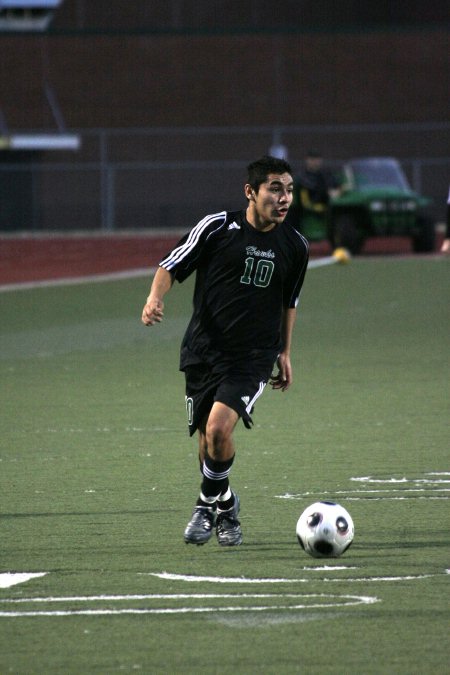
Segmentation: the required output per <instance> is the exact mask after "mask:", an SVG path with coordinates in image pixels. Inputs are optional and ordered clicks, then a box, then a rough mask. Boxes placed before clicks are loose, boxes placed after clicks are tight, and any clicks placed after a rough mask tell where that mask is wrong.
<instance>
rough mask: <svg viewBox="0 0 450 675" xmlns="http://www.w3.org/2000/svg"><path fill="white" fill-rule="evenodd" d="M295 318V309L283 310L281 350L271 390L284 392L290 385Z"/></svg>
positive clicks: (272, 378) (271, 382) (271, 381)
mask: <svg viewBox="0 0 450 675" xmlns="http://www.w3.org/2000/svg"><path fill="white" fill-rule="evenodd" d="M296 318H297V309H296V308H295V307H288V308H287V309H285V310H284V312H283V318H282V340H283V349H282V351H281V352H280V354H279V355H278V359H277V366H278V373H276V374H274V375H272V377H271V380H270V384H271V385H272V389H281V390H282V391H286V389H288V388H289V387H290V385H291V384H292V366H291V345H292V333H293V332H294V325H295V320H296Z"/></svg>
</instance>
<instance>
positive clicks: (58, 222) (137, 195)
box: [0, 123, 450, 232]
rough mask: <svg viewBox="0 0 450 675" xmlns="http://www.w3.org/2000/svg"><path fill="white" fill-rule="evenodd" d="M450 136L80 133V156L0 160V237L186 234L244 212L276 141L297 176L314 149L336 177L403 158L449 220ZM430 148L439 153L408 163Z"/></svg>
mask: <svg viewBox="0 0 450 675" xmlns="http://www.w3.org/2000/svg"><path fill="white" fill-rule="evenodd" d="M449 131H450V124H445V123H442V124H441V123H440V124H431V123H429V124H426V125H425V124H421V125H392V124H391V125H387V124H386V125H346V126H339V127H331V126H323V125H308V126H289V127H278V128H276V129H274V128H273V127H253V128H248V127H242V128H241V127H219V128H216V127H207V128H196V127H183V128H176V129H175V128H170V129H168V128H144V129H93V130H82V131H77V132H76V133H78V134H79V135H80V136H81V138H82V145H81V149H80V150H79V151H78V152H76V153H73V154H71V153H67V152H65V153H49V152H47V153H43V154H38V153H36V154H31V153H29V154H28V155H27V156H26V157H24V156H21V157H20V161H15V155H14V153H13V152H9V153H7V154H6V153H5V152H3V153H0V230H1V231H12V230H27V231H29V230H31V231H41V230H42V231H44V230H45V231H46V230H50V231H56V230H58V231H60V230H63V231H73V230H93V231H103V232H111V231H115V230H124V229H125V230H141V229H148V228H154V227H158V228H166V229H171V228H176V229H186V228H188V227H191V226H192V224H193V223H195V222H197V220H199V218H201V217H202V216H203V215H205V213H208V212H211V210H217V209H218V208H220V209H222V208H230V209H231V208H239V206H240V205H241V204H242V203H243V192H242V184H243V180H244V178H245V167H246V164H247V163H248V161H249V160H251V159H253V158H255V157H257V156H259V155H261V154H263V153H265V152H268V150H269V148H270V146H271V145H272V143H273V141H274V139H276V140H277V141H280V139H281V140H282V142H283V144H284V145H285V146H286V147H287V148H288V150H289V161H290V162H291V164H292V167H293V169H294V171H296V170H299V169H300V167H301V166H302V164H303V156H304V153H305V151H306V149H307V148H308V147H310V145H313V147H318V148H321V150H322V151H323V153H324V156H325V158H327V156H328V157H330V159H329V161H328V162H327V164H328V166H329V167H330V168H332V169H337V168H338V167H339V166H340V165H341V164H342V162H343V161H345V160H346V159H348V158H350V157H355V156H388V155H389V156H396V157H398V158H399V159H400V161H401V164H402V166H403V168H404V170H405V172H406V174H407V176H408V178H409V181H410V183H411V185H412V187H413V189H414V190H415V191H417V192H419V193H421V194H424V195H426V196H428V197H430V198H431V199H432V200H433V205H432V207H431V211H430V212H431V215H432V216H433V217H434V219H435V220H440V219H442V218H443V215H444V213H445V203H446V197H447V193H448V186H449V180H450V156H448V155H445V156H440V155H439V154H438V152H437V150H438V149H440V148H442V147H445V144H443V143H442V139H443V137H444V136H448V134H449ZM306 141H307V142H308V144H307V142H306ZM421 144H422V146H423V149H428V150H431V151H433V150H434V151H435V152H436V154H435V155H431V154H424V156H420V157H418V156H409V155H408V148H409V147H414V148H415V149H418V150H419V151H420V150H421V149H422V148H421ZM446 147H449V145H448V144H447V146H446Z"/></svg>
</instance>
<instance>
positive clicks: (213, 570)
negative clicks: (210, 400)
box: [0, 258, 450, 675]
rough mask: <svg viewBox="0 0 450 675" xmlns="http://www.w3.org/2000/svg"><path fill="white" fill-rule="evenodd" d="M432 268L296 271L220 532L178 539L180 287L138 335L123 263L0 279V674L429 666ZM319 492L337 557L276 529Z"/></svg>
mask: <svg viewBox="0 0 450 675" xmlns="http://www.w3.org/2000/svg"><path fill="white" fill-rule="evenodd" d="M449 272H450V265H449V262H448V261H446V260H442V259H436V258H433V259H431V258H430V259H408V260H397V261H395V260H385V259H384V260H383V259H380V260H368V259H367V260H364V259H357V260H355V261H352V263H351V264H349V265H347V266H338V265H334V266H330V267H324V268H321V269H315V270H311V271H310V272H309V273H308V275H307V279H306V282H305V287H304V292H303V296H302V311H301V314H300V316H299V322H298V324H297V327H296V332H295V351H294V355H293V363H294V369H295V371H294V374H295V382H294V384H293V386H292V388H291V390H289V391H288V392H286V393H281V392H273V391H269V390H267V391H266V392H265V394H264V396H263V397H262V399H260V400H259V401H258V405H257V408H256V412H255V415H254V421H255V427H254V429H253V430H252V431H247V430H245V428H244V427H243V425H240V426H239V427H238V429H237V432H236V444H237V459H236V462H235V464H234V467H233V471H232V476H231V478H232V484H233V486H234V487H235V489H236V490H237V491H238V492H239V494H240V496H241V503H242V510H241V520H242V526H243V532H244V543H243V545H242V546H241V547H239V548H237V549H229V550H228V549H220V548H219V546H218V545H217V543H216V541H215V540H211V541H210V542H209V544H208V545H206V546H203V547H191V546H186V545H185V544H184V542H183V537H182V535H183V530H184V527H185V525H186V522H187V520H188V519H189V517H190V514H191V510H192V507H193V504H194V501H195V499H196V496H197V492H198V488H199V482H200V476H199V471H198V465H197V460H196V455H197V448H196V440H195V439H189V436H188V434H187V428H186V422H185V413H184V381H183V376H182V374H181V373H179V372H178V349H179V342H180V339H181V336H182V333H183V329H184V326H185V324H186V322H187V319H188V317H189V313H190V307H191V300H190V294H191V291H192V285H191V283H189V282H187V283H186V284H183V285H182V286H178V285H177V286H176V287H175V288H174V289H173V291H172V292H171V295H170V296H169V297H168V299H167V305H166V318H165V321H164V323H163V324H162V325H161V326H157V327H154V328H151V329H149V328H145V327H144V326H142V325H141V323H140V313H141V308H142V304H143V301H144V299H145V297H146V295H147V291H148V286H149V280H147V279H132V280H125V281H124V280H122V281H117V282H108V283H95V284H80V285H73V286H67V287H55V288H46V289H43V288H40V289H35V290H28V291H18V292H9V293H2V294H0V307H1V329H0V330H1V333H0V345H1V349H0V357H1V358H0V368H1V422H0V430H1V434H0V575H1V576H0V579H1V580H2V585H3V587H0V673H1V674H2V675H3V674H4V673H16V674H26V675H28V674H31V673H40V674H45V675H53V674H57V673H58V674H59V673H64V674H67V673H77V674H81V673H82V674H90V673H107V674H109V673H116V672H117V673H119V672H120V673H132V672H142V673H151V674H154V673H155V674H156V673H167V674H174V673H177V674H178V673H180V674H181V673H183V674H193V675H194V674H196V675H203V674H205V675H206V674H212V673H217V674H221V675H227V674H231V673H233V674H236V673H237V674H239V675H247V674H249V675H250V674H254V673H259V674H261V673H263V674H271V675H272V674H273V675H284V674H289V673H314V674H322V673H323V674H329V673H335V674H338V675H347V674H353V673H355V674H358V675H360V674H364V675H365V674H371V673H380V674H387V673H389V674H395V673H402V674H408V675H409V674H412V673H420V674H421V675H422V674H428V673H430V674H431V673H433V675H435V674H437V673H446V674H448V673H449V672H450V666H449V663H450V649H449V634H450V610H449V607H450V603H449V598H450V594H449V582H450V575H449V568H450V556H449V550H450V537H449V530H450V528H449V523H450V514H449V501H448V500H449V497H450V461H449V456H450V453H449V446H450V443H449V440H450V439H449V426H448V421H449V414H448V402H449V398H450V397H449V394H450V392H449V382H450V368H449V363H450V360H449V351H448V345H449V327H450V326H449V296H448V291H449V288H450V283H449V282H450V274H449ZM322 498H327V499H335V500H337V501H340V502H341V503H342V504H343V505H344V506H345V507H346V508H347V509H348V510H349V511H350V513H351V514H352V516H353V519H354V522H355V530H356V533H355V540H354V543H353V546H352V547H351V548H350V549H349V551H348V552H347V553H346V554H345V555H344V556H343V557H341V558H339V559H334V560H316V559H313V558H310V557H309V556H307V555H306V554H305V553H304V552H303V551H302V550H301V549H300V547H299V545H298V543H297V541H296V536H295V525H296V521H297V519H298V517H299V515H300V513H301V512H302V511H303V509H304V508H305V507H306V506H307V505H308V504H310V503H311V502H313V501H317V500H319V499H322ZM12 573H35V574H37V573H42V574H43V573H45V574H44V575H43V576H39V577H34V578H31V579H30V580H28V581H27V582H24V583H20V584H15V585H9V584H10V582H11V580H13V579H14V580H17V579H18V578H17V577H12V576H10V575H11V574H12Z"/></svg>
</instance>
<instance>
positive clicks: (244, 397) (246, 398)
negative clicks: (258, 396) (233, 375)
mask: <svg viewBox="0 0 450 675" xmlns="http://www.w3.org/2000/svg"><path fill="white" fill-rule="evenodd" d="M241 401H244V403H245V405H248V404H249V403H250V396H241Z"/></svg>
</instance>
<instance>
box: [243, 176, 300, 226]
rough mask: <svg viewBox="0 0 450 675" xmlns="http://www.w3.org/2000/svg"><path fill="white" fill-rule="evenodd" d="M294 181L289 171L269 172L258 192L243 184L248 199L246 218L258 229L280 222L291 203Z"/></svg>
mask: <svg viewBox="0 0 450 675" xmlns="http://www.w3.org/2000/svg"><path fill="white" fill-rule="evenodd" d="M293 189H294V181H293V179H292V176H291V175H290V174H289V173H282V174H276V173H270V174H269V175H268V176H267V180H266V181H265V182H264V183H261V185H260V186H259V190H258V192H255V191H254V190H253V189H252V188H251V186H250V185H246V186H245V192H246V196H247V198H248V200H249V206H248V210H247V218H248V220H249V222H250V223H251V224H252V225H253V226H254V227H256V228H257V229H258V230H265V229H270V228H272V227H273V226H274V225H278V224H279V223H282V222H283V220H284V219H285V218H286V215H287V212H288V210H289V207H290V205H291V204H292V197H293Z"/></svg>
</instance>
